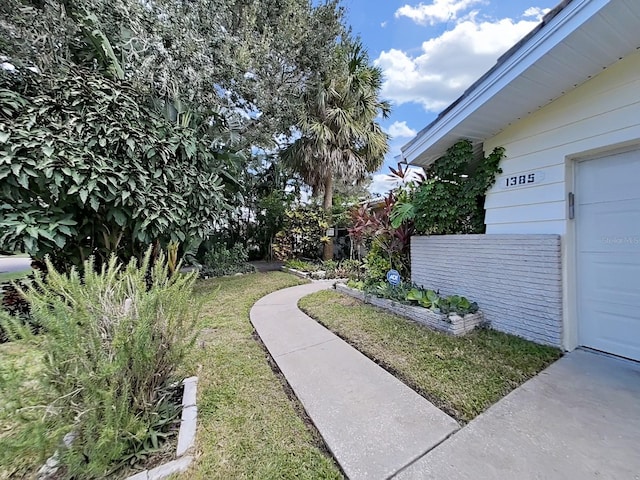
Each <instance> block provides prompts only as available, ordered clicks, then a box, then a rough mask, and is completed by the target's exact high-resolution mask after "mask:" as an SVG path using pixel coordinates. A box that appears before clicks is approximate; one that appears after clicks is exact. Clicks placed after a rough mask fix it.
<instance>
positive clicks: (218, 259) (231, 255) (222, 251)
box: [200, 243, 255, 278]
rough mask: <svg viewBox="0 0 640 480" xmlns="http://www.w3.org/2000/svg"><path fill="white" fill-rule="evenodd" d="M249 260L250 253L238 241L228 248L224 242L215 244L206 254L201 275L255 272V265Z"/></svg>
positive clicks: (211, 275) (215, 275) (219, 275)
mask: <svg viewBox="0 0 640 480" xmlns="http://www.w3.org/2000/svg"><path fill="white" fill-rule="evenodd" d="M248 260H249V253H248V252H247V249H246V248H245V247H244V245H242V244H240V243H236V244H235V245H233V246H232V247H231V248H227V247H226V246H225V245H224V244H217V245H213V246H212V247H211V249H210V250H209V251H207V252H206V254H205V256H204V260H203V262H202V263H203V265H202V267H201V268H200V276H201V277H206V278H208V277H221V276H223V275H234V274H236V273H252V272H255V267H254V266H253V265H251V264H250V263H247V261H248Z"/></svg>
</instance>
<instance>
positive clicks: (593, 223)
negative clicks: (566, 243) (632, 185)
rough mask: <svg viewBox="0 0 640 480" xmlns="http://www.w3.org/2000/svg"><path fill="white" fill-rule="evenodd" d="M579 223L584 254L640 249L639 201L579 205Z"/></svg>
mask: <svg viewBox="0 0 640 480" xmlns="http://www.w3.org/2000/svg"><path fill="white" fill-rule="evenodd" d="M638 180H639V181H640V178H639V179H638ZM580 223H581V226H580V227H581V228H580V230H581V233H582V234H583V237H582V238H580V242H581V251H583V252H621V251H623V252H629V253H636V252H638V249H639V248H640V234H639V233H638V225H640V200H624V201H619V202H606V203H598V204H588V205H580Z"/></svg>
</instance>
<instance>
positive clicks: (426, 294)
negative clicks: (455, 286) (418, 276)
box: [406, 286, 478, 316]
mask: <svg viewBox="0 0 640 480" xmlns="http://www.w3.org/2000/svg"><path fill="white" fill-rule="evenodd" d="M406 299H407V300H409V301H411V302H415V303H417V304H418V305H420V306H421V307H424V308H430V309H431V310H435V311H438V312H441V313H445V314H448V313H457V314H458V315H462V316H464V315H466V314H468V313H476V312H477V311H478V304H477V303H475V302H470V301H469V300H468V299H467V298H465V297H461V296H459V295H450V296H448V297H441V296H440V295H438V293H437V292H435V291H434V290H425V289H424V288H421V287H417V286H414V287H413V288H411V290H410V291H409V292H408V293H407V295H406Z"/></svg>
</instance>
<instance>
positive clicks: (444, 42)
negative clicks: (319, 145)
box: [342, 0, 559, 193]
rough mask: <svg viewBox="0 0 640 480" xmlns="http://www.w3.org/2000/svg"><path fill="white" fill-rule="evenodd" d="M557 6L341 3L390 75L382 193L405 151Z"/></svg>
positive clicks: (385, 0) (533, 1) (526, 2)
mask: <svg viewBox="0 0 640 480" xmlns="http://www.w3.org/2000/svg"><path fill="white" fill-rule="evenodd" d="M558 1H559V0H423V1H422V2H420V1H419V0H417V1H416V0H408V2H407V1H396V0H343V2H342V3H343V5H344V6H345V7H346V9H347V18H348V20H349V23H350V24H351V27H352V29H353V32H354V33H355V34H359V35H360V37H361V38H362V41H363V43H364V44H365V45H366V46H367V49H368V50H369V55H370V57H371V59H372V60H373V61H374V62H375V63H376V64H377V65H378V66H379V67H380V68H382V70H383V72H384V74H385V84H384V87H383V91H382V96H383V98H385V99H387V100H390V101H391V103H392V105H393V111H392V113H391V116H390V118H388V119H387V120H383V121H382V122H381V123H382V126H383V127H384V128H385V130H386V131H387V132H388V133H389V134H390V135H391V137H392V138H391V143H390V147H391V151H390V153H389V155H387V158H386V159H385V164H384V166H383V167H382V168H381V169H380V171H379V172H377V174H375V175H374V182H373V184H372V188H371V189H370V190H372V191H373V192H374V193H383V192H384V191H385V190H388V189H389V188H391V187H392V186H393V184H390V183H389V182H388V181H386V178H385V177H386V173H387V172H388V171H389V166H395V160H394V157H395V156H396V155H399V154H400V147H401V146H402V145H404V144H405V143H407V142H408V141H409V140H410V139H411V138H412V137H413V136H414V135H415V133H416V132H417V131H419V130H420V129H422V128H423V127H425V126H426V125H427V124H428V123H429V122H431V121H432V120H433V119H434V118H435V116H436V115H437V114H438V113H439V112H440V111H441V110H442V109H444V108H445V107H446V106H447V105H449V104H450V103H451V102H452V101H454V100H455V99H456V98H458V97H459V96H460V94H462V92H463V91H464V90H465V89H466V88H467V87H468V86H469V85H470V84H471V83H473V82H474V81H475V80H476V79H477V78H479V77H480V76H481V75H482V74H483V73H484V72H486V71H487V70H488V69H489V68H491V66H493V64H494V63H495V61H496V60H497V58H498V57H499V56H500V55H501V54H502V53H504V52H505V51H506V50H507V49H508V48H509V47H511V46H512V45H513V44H515V43H516V42H517V41H518V40H519V39H520V38H522V37H523V36H524V35H526V34H527V33H528V32H529V31H530V30H531V29H533V28H534V27H535V26H536V24H537V23H538V22H539V21H540V19H541V16H542V15H543V14H544V13H545V12H546V11H548V9H550V8H553V7H554V6H555V5H556V4H557V3H558Z"/></svg>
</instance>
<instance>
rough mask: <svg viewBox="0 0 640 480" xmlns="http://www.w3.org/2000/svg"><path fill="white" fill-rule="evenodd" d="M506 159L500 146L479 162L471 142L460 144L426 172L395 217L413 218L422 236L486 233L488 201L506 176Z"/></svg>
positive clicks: (460, 142)
mask: <svg viewBox="0 0 640 480" xmlns="http://www.w3.org/2000/svg"><path fill="white" fill-rule="evenodd" d="M502 158H504V148H502V147H496V148H495V149H494V150H493V151H492V152H491V153H490V154H489V155H488V156H487V157H483V158H482V159H480V161H477V160H476V159H474V155H473V145H472V144H471V142H470V141H469V140H461V141H459V142H457V143H456V144H454V145H453V146H452V147H450V148H449V149H448V150H447V152H446V153H445V154H444V155H443V156H442V157H440V158H439V159H438V160H436V161H435V162H434V163H433V164H432V165H431V166H430V167H428V168H426V169H425V174H426V179H425V181H424V182H422V184H421V185H420V186H419V188H417V189H416V190H415V192H414V194H413V198H412V199H410V200H409V201H407V202H405V204H404V205H403V204H402V203H400V204H398V205H397V206H396V209H397V210H396V212H394V213H395V216H396V217H407V216H410V217H411V218H412V219H413V220H414V222H415V229H416V233H418V234H422V235H454V234H472V233H484V231H485V225H484V198H485V194H486V192H487V190H488V189H489V188H490V187H491V186H492V185H493V184H494V183H495V180H496V175H498V174H500V173H502V170H501V169H500V167H499V165H500V160H501V159H502ZM408 207H411V208H408Z"/></svg>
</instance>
